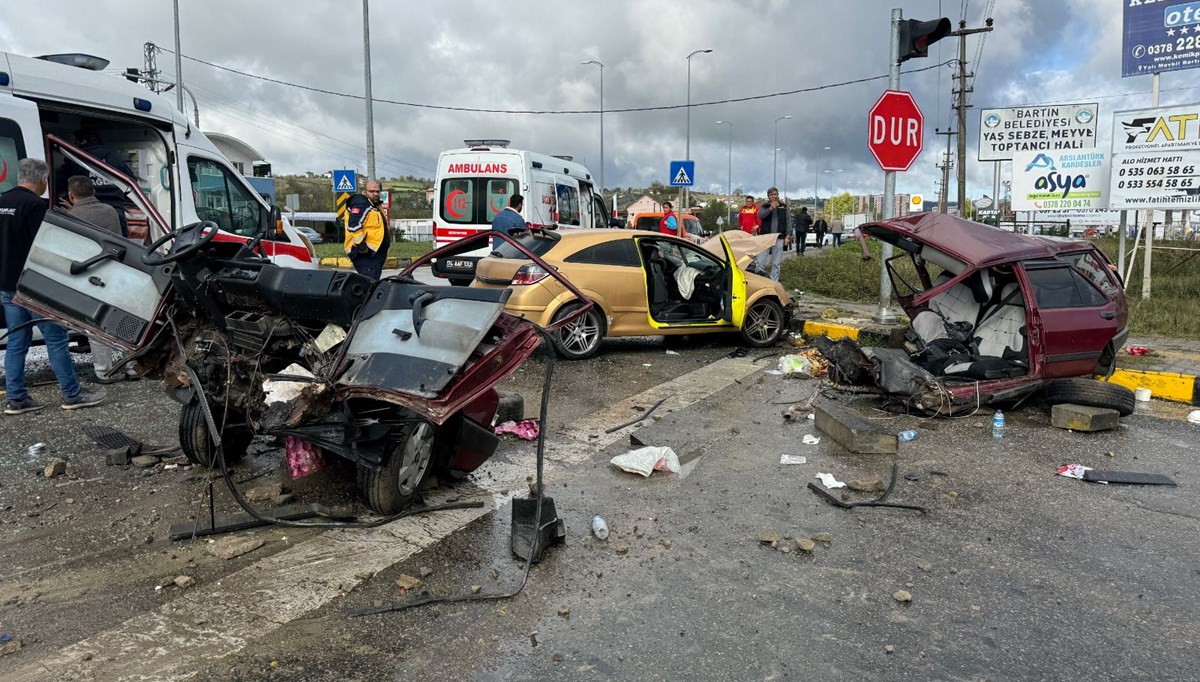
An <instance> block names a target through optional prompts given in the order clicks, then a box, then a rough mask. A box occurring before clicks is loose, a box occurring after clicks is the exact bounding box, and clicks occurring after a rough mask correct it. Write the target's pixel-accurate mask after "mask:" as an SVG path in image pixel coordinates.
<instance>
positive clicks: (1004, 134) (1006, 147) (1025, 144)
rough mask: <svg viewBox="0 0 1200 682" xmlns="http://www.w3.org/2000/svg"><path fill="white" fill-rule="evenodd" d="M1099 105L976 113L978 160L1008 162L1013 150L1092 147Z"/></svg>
mask: <svg viewBox="0 0 1200 682" xmlns="http://www.w3.org/2000/svg"><path fill="white" fill-rule="evenodd" d="M1099 110H1100V105H1099V104H1095V103H1090V104H1045V105H1037V106H1030V107H1008V108H1005V109H983V110H982V111H980V112H979V160H980V161H1009V160H1011V159H1012V158H1013V155H1014V154H1015V153H1017V152H1035V151H1045V150H1050V151H1067V150H1078V149H1091V148H1093V147H1095V146H1096V117H1097V114H1098V113H1099Z"/></svg>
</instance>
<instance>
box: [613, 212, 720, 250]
mask: <svg viewBox="0 0 1200 682" xmlns="http://www.w3.org/2000/svg"><path fill="white" fill-rule="evenodd" d="M682 215H683V222H682V223H681V224H680V225H679V232H678V234H677V235H676V236H677V237H683V238H684V239H687V240H689V241H691V242H694V243H696V244H700V243H702V242H703V241H704V239H705V236H704V229H703V228H702V227H701V226H700V219H699V218H697V217H696V216H694V215H692V214H691V213H684V214H682ZM662 218H663V212H662V211H651V212H649V213H639V214H638V215H637V217H635V218H634V219H633V222H632V223H631V225H632V227H633V229H635V230H649V231H651V232H658V225H659V223H661V222H662Z"/></svg>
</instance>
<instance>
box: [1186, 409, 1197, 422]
mask: <svg viewBox="0 0 1200 682" xmlns="http://www.w3.org/2000/svg"><path fill="white" fill-rule="evenodd" d="M1188 423H1189V424H1196V425H1200V410H1192V411H1191V412H1188Z"/></svg>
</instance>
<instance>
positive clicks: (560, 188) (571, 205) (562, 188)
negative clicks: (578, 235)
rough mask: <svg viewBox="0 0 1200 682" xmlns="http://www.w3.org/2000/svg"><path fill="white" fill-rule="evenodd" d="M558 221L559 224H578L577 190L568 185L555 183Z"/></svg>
mask: <svg viewBox="0 0 1200 682" xmlns="http://www.w3.org/2000/svg"><path fill="white" fill-rule="evenodd" d="M556 193H557V194H558V222H559V224H560V225H578V224H579V190H578V189H576V188H574V187H571V186H570V185H557V186H556Z"/></svg>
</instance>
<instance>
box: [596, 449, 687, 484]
mask: <svg viewBox="0 0 1200 682" xmlns="http://www.w3.org/2000/svg"><path fill="white" fill-rule="evenodd" d="M609 462H610V463H612V464H615V465H616V466H617V467H619V468H620V469H621V470H622V471H627V472H629V473H631V474H640V475H641V476H643V477H646V476H649V475H650V473H651V472H653V471H669V472H671V473H673V474H677V473H679V457H678V456H677V455H676V454H675V451H674V450H672V449H671V448H668V447H657V446H653V445H650V446H646V447H644V448H638V449H637V450H630V451H629V452H627V453H625V454H623V455H617V456H616V457H613V458H612V459H611V460H609Z"/></svg>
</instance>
